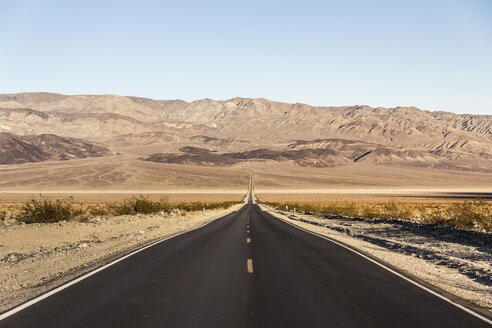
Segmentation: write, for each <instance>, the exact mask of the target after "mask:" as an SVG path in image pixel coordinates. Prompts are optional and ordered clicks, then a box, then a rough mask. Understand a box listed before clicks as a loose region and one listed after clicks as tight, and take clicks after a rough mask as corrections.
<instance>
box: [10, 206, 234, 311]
mask: <svg viewBox="0 0 492 328" xmlns="http://www.w3.org/2000/svg"><path fill="white" fill-rule="evenodd" d="M232 213H233V212H231V213H228V214H225V215H222V216H219V217H218V218H215V219H213V220H211V221H209V222H207V223H205V224H202V225H201V226H199V227H196V228H194V229H191V230H186V231H183V232H179V233H177V234H175V235H172V236H169V237H166V238H164V239H161V240H158V241H155V242H153V243H152V244H150V245H147V246H144V247H142V248H139V249H137V250H136V251H133V252H132V253H130V254H127V255H125V256H123V257H120V258H118V259H116V260H114V261H113V262H110V263H108V264H105V265H103V266H102V267H99V268H97V269H95V270H93V271H91V272H88V273H86V274H84V275H83V276H80V277H78V278H76V279H74V280H71V281H69V282H67V283H66V284H64V285H61V286H58V287H56V288H55V289H53V290H50V291H49V292H47V293H44V294H42V295H40V296H38V297H35V298H33V299H32V300H30V301H27V302H26V303H24V304H21V305H19V306H17V307H15V308H13V309H11V310H9V311H7V312H5V313H3V314H1V315H0V321H1V320H3V319H6V318H8V317H10V316H12V315H14V314H16V313H17V312H20V311H22V310H24V309H25V308H28V307H29V306H31V305H34V304H36V303H38V302H40V301H42V300H44V299H46V298H48V297H50V296H51V295H54V294H56V293H58V292H60V291H62V290H64V289H65V288H68V287H70V286H72V285H75V284H76V283H78V282H80V281H82V280H84V279H86V278H89V277H90V276H92V275H93V274H96V273H98V272H99V271H102V270H104V269H107V268H109V267H110V266H112V265H114V264H116V263H118V262H120V261H123V260H124V259H126V258H128V257H130V256H132V255H135V254H137V253H139V252H141V251H143V250H145V249H147V248H149V247H152V246H155V245H157V244H159V243H162V242H164V241H166V240H169V239H171V238H174V237H177V236H179V235H183V234H185V233H188V232H192V231H195V230H198V229H200V228H203V227H204V226H206V225H208V224H210V223H212V222H214V221H216V220H218V219H220V218H223V217H225V216H227V215H229V214H232Z"/></svg>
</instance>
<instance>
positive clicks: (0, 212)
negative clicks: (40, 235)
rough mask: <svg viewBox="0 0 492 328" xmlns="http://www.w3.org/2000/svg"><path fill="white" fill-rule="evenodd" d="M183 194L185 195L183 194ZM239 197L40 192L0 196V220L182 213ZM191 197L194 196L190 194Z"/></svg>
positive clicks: (41, 220)
mask: <svg viewBox="0 0 492 328" xmlns="http://www.w3.org/2000/svg"><path fill="white" fill-rule="evenodd" d="M154 198H155V197H154ZM183 198H184V199H186V196H185V197H182V199H183ZM242 198H243V196H242V195H235V197H234V198H232V200H231V198H228V199H227V200H224V199H221V198H220V197H216V198H213V199H208V200H207V201H198V200H193V201H190V200H187V201H176V198H174V201H170V200H169V198H168V197H165V196H162V195H160V198H159V199H158V200H155V199H151V198H150V197H147V196H143V195H139V196H131V197H127V198H124V199H122V200H119V201H113V202H108V201H106V200H103V201H100V202H95V201H91V202H81V201H75V200H74V198H73V197H68V198H61V199H59V198H48V197H45V196H41V195H40V196H38V197H33V198H32V199H30V200H29V201H26V202H1V200H0V221H5V220H7V219H9V220H13V221H20V222H25V223H50V222H59V221H70V220H79V221H86V220H88V219H90V218H92V217H96V216H100V217H111V216H118V215H135V214H150V213H157V212H167V213H169V212H172V211H176V210H178V211H179V212H180V213H182V214H184V213H187V212H196V211H205V210H212V209H222V208H224V209H225V208H228V207H230V206H232V205H234V204H237V203H239V202H241V200H242ZM187 199H190V198H187ZM191 199H196V198H195V197H192V198H191Z"/></svg>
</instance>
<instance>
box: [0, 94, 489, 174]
mask: <svg viewBox="0 0 492 328" xmlns="http://www.w3.org/2000/svg"><path fill="white" fill-rule="evenodd" d="M0 132H1V134H0V147H1V150H0V164H4V165H7V164H8V165H13V164H19V163H26V162H39V161H58V160H68V159H77V158H92V157H105V158H106V157H115V158H117V157H118V156H120V157H121V156H123V157H125V156H126V157H125V158H132V159H134V160H138V161H144V162H153V163H159V165H166V164H173V165H188V166H190V165H191V166H201V167H235V166H238V165H244V164H247V163H250V164H254V163H256V165H260V164H261V165H268V164H269V163H283V164H285V165H287V167H306V168H327V169H328V168H336V167H354V168H357V167H360V166H361V165H368V164H371V165H380V166H384V167H407V168H417V169H435V170H450V171H453V170H454V171H469V172H482V173H492V116H491V115H474V114H453V113H448V112H442V111H440V112H432V111H425V110H421V109H418V108H415V107H396V108H383V107H377V108H373V107H369V106H363V105H362V106H361V105H356V106H342V107H320V106H309V105H306V104H300V103H296V104H288V103H281V102H275V101H270V100H266V99H262V98H232V99H228V100H212V99H201V100H197V101H193V102H186V101H183V100H154V99H148V98H139V97H124V96H117V95H75V96H68V95H60V94H54V93H20V94H3V95H0Z"/></svg>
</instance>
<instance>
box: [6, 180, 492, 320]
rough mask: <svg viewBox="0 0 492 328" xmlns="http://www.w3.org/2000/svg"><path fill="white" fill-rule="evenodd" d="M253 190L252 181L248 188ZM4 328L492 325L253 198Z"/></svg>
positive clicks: (20, 315)
mask: <svg viewBox="0 0 492 328" xmlns="http://www.w3.org/2000/svg"><path fill="white" fill-rule="evenodd" d="M250 188H251V183H250ZM0 327H3V328H8V327H15V328H21V327H38V328H39V327H50V328H55V327H72V328H73V327H84V328H86V327H338V328H342V327H378V328H381V327H391V328H396V327H400V328H403V327H421V328H422V327H434V328H437V327H445V328H453V327H466V328H471V327H490V325H489V324H488V323H487V322H485V321H483V320H481V319H479V318H477V317H475V316H473V315H472V314H470V313H468V312H465V311H463V310H462V309H460V308H458V307H456V306H454V305H453V304H451V303H449V302H446V301H445V300H442V299H441V298H439V297H437V296H436V295H433V294H431V293H429V292H427V291H426V290H424V289H422V288H419V287H417V286H415V285H414V284H412V283H410V282H409V281H407V280H405V279H402V278H401V277H399V276H397V275H395V274H394V273H391V272H390V271H388V270H386V269H384V268H382V267H381V266H379V265H377V264H375V263H373V262H371V261H369V260H367V259H365V258H363V257H361V256H359V255H357V254H356V253H354V252H352V251H350V250H348V249H346V248H344V247H342V246H340V245H337V244H335V243H333V242H331V241H329V240H326V239H323V238H320V237H318V236H315V235H313V234H310V233H307V232H305V231H302V230H300V229H297V228H295V227H293V226H291V225H289V224H287V223H285V222H283V221H281V220H279V219H277V218H274V217H272V216H271V215H269V214H268V213H267V212H264V211H262V210H261V209H260V207H258V205H256V204H253V203H252V202H251V193H250V201H249V202H248V203H247V204H245V205H244V206H243V207H242V208H241V209H240V210H239V211H236V212H233V213H231V214H229V215H226V216H224V217H222V218H220V219H217V220H215V221H213V222H211V223H209V224H208V225H206V226H204V227H201V228H199V229H196V230H193V231H190V232H187V233H184V234H181V235H178V236H176V237H174V238H170V239H168V240H165V241H163V242H161V243H158V244H156V245H154V246H152V247H148V248H146V249H145V250H142V251H140V252H138V253H136V254H134V255H132V256H129V257H127V258H126V259H124V260H122V261H119V262H118V263H115V264H114V265H111V266H109V267H107V268H106V269H104V270H101V271H99V272H97V273H95V274H93V275H91V276H89V277H87V278H86V279H83V280H81V281H79V282H78V283H76V284H73V285H71V286H70V287H68V288H65V289H63V290H61V291H59V292H57V293H56V294H53V295H51V296H49V297H47V298H45V299H43V300H42V301H40V302H37V303H35V304H33V305H31V306H29V307H27V308H25V309H23V310H21V311H19V312H17V313H15V314H13V315H11V316H8V317H7V318H5V319H3V320H1V321H0Z"/></svg>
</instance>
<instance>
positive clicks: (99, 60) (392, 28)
mask: <svg viewBox="0 0 492 328" xmlns="http://www.w3.org/2000/svg"><path fill="white" fill-rule="evenodd" d="M24 91H47V92H57V93H63V94H103V93H111V94H119V95H132V96H141V97H149V98H154V99H184V100H187V101H192V100H196V99H201V98H212V99H229V98H233V97H263V98H267V99H271V100H276V101H285V102H290V103H295V102H301V103H306V104H310V105H324V106H341V105H355V104H359V105H362V104H364V105H370V106H374V107H377V106H384V107H395V106H416V107H419V108H422V109H426V110H444V111H452V112H455V113H476V114H491V115H492V0H469V1H464V0H463V1H458V0H448V1H444V0H440V1H437V0H429V1H380V0H372V1H309V0H307V1H256V0H254V1H61V0H60V1H42V0H39V1H24V0H17V1H8V0H0V93H17V92H24Z"/></svg>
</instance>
